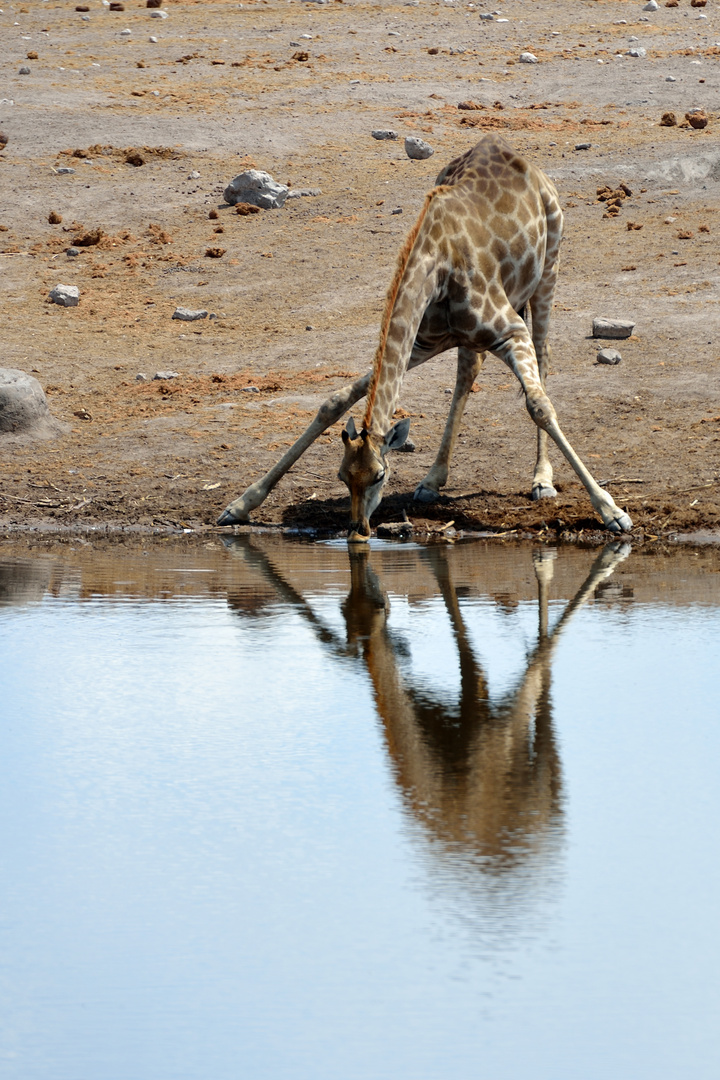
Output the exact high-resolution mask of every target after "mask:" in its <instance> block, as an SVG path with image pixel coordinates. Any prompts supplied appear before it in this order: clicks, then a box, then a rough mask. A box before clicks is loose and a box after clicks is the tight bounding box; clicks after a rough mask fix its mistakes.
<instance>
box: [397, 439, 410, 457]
mask: <svg viewBox="0 0 720 1080" xmlns="http://www.w3.org/2000/svg"><path fill="white" fill-rule="evenodd" d="M395 453H396V454H414V453H415V443H414V442H413V441H412V439H406V440H405V442H404V443H403V444H402V446H398V448H397V450H396V451H395Z"/></svg>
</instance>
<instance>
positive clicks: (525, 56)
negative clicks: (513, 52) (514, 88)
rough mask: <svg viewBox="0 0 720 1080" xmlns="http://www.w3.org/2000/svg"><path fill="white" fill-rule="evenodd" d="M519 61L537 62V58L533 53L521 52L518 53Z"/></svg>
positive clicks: (525, 62)
mask: <svg viewBox="0 0 720 1080" xmlns="http://www.w3.org/2000/svg"><path fill="white" fill-rule="evenodd" d="M520 63H521V64H537V63H538V58H537V56H536V55H535V53H531V52H523V53H520Z"/></svg>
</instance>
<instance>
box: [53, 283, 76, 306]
mask: <svg viewBox="0 0 720 1080" xmlns="http://www.w3.org/2000/svg"><path fill="white" fill-rule="evenodd" d="M48 299H49V300H51V301H52V302H53V304H60V306H61V307H77V306H78V304H79V303H80V290H79V289H78V287H77V285H56V286H55V288H54V289H53V290H52V291H51V292H50V295H49V297H48Z"/></svg>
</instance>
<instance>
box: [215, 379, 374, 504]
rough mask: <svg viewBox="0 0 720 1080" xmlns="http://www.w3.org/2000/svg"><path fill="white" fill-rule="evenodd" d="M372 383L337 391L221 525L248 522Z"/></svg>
mask: <svg viewBox="0 0 720 1080" xmlns="http://www.w3.org/2000/svg"><path fill="white" fill-rule="evenodd" d="M369 382H370V372H368V373H367V374H366V375H363V377H362V378H361V379H356V381H355V382H354V383H351V384H350V385H349V386H344V387H343V388H342V390H337V391H336V392H335V393H334V394H332V395H331V396H330V397H329V398H328V399H327V401H324V402H323V404H322V405H321V406H320V408H319V410H318V413H317V416H316V417H315V419H314V420H313V422H312V423H311V424H310V425H309V426H308V427H307V428H306V429H305V431H303V433H302V435H301V436H300V437H299V439H297V440H296V441H295V442H294V443H293V445H292V446H291V447H290V449H289V450H288V451H287V453H286V454H283V456H282V457H281V458H280V461H278V463H277V464H276V465H273V467H272V469H270V470H269V471H268V472H267V473H265V475H264V476H263V477H261V478H260V480H256V481H255V483H254V484H251V485H250V487H249V488H247V489H246V490H245V491H244V492H243V493H242V495H241V496H240V497H239V498H237V499H235V501H234V502H231V503H230V505H229V506H227V507H226V508H225V510H223V512H222V514H221V515H220V517H219V518H218V521H217V523H218V525H235V524H237V523H238V522H243V521H249V520H250V512H251V511H252V510H256V509H257V507H258V506H260V505H261V504H262V503H264V502H265V500H266V499H267V497H268V495H269V494H270V492H271V491H272V489H273V488H274V487H275V485H276V484H277V482H278V481H279V480H281V479H282V477H283V476H284V475H285V473H286V472H288V471H289V470H290V469H291V468H292V466H293V465H294V464H295V462H296V461H297V460H298V458H299V457H300V456H301V455H302V454H304V453H305V451H306V450H307V448H308V447H309V446H311V445H312V444H313V443H314V442H315V440H316V439H317V437H318V435H322V433H323V431H326V430H327V428H329V427H330V426H331V424H334V423H335V421H336V420H339V419H340V417H341V416H343V415H344V414H345V413H346V412H347V411H348V409H350V408H352V406H353V405H354V404H355V402H356V401H359V400H360V398H362V397H365V394H366V393H367V388H368V383H369Z"/></svg>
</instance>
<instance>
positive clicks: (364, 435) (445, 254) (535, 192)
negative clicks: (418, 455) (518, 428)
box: [218, 135, 632, 543]
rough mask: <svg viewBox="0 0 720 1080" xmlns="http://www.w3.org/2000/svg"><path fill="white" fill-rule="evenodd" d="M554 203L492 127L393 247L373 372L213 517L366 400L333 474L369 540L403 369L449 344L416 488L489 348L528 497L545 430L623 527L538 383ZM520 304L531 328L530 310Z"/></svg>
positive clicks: (238, 504) (395, 443) (403, 432)
mask: <svg viewBox="0 0 720 1080" xmlns="http://www.w3.org/2000/svg"><path fill="white" fill-rule="evenodd" d="M562 223H563V217H562V210H561V208H560V204H559V201H558V195H557V191H556V190H555V187H554V185H553V183H552V181H551V180H550V179H549V178H548V177H547V176H546V175H545V174H544V173H543V172H542V171H541V170H540V169H538V168H537V167H535V166H533V165H532V164H530V163H529V162H527V161H525V160H524V159H523V158H522V157H521V156H520V155H518V154H517V153H515V151H514V150H512V148H511V147H510V146H509V145H508V144H507V143H506V142H505V141H504V140H503V139H501V138H499V137H498V136H495V135H488V136H486V137H485V138H484V139H482V140H481V141H480V142H479V143H478V144H477V145H476V146H474V147H473V148H471V149H470V150H468V151H466V153H464V154H463V155H461V156H460V157H458V158H455V159H454V160H453V161H451V162H450V164H449V165H448V166H447V167H446V168H445V169H443V170H442V171H441V172H440V174H439V176H438V177H437V180H436V184H435V187H434V188H433V189H432V190H431V191H430V192H429V193H428V195H427V196H426V197H425V202H424V205H423V208H422V210H421V212H420V216H419V218H418V220H417V222H416V223H415V225H414V227H413V229H412V230H411V232H410V234H409V236H408V238H407V240H406V241H405V244H404V246H403V248H402V250H401V252H400V255H399V258H398V264H397V268H396V271H395V275H394V278H393V281H392V283H391V285H390V289H389V291H388V296H387V301H386V305H385V312H384V315H383V319H382V323H381V330H380V341H379V344H378V347H377V351H376V353H375V358H374V361H373V367H372V370H371V371H370V372H368V373H367V374H366V375H363V376H362V377H361V378H360V379H357V380H356V381H355V382H354V383H352V384H351V385H349V386H346V387H344V388H343V389H342V390H339V391H337V392H336V393H335V394H333V395H332V396H331V397H330V398H328V399H327V401H325V402H324V403H323V405H322V406H321V407H320V410H319V412H318V414H317V416H316V417H315V419H314V420H313V421H312V423H311V424H310V425H309V427H308V428H307V429H306V431H305V432H303V434H302V435H301V436H300V438H299V439H298V440H297V441H296V442H295V444H294V445H293V446H292V447H291V448H290V449H289V450H288V451H287V453H286V454H285V455H284V456H283V458H282V459H281V460H280V461H279V462H278V463H277V465H275V466H274V467H273V468H272V469H271V470H270V471H269V472H268V473H267V474H266V475H265V476H264V477H263V478H262V479H261V480H259V481H257V482H256V483H255V484H253V485H251V486H250V487H249V488H248V489H247V490H246V491H245V492H244V493H243V495H241V496H240V498H238V499H236V500H235V501H234V502H232V503H230V505H229V506H228V507H227V508H226V510H225V511H224V512H223V514H222V515H221V517H220V518H219V520H218V524H219V525H230V524H234V523H235V522H237V521H246V520H248V516H249V513H250V511H251V510H253V509H255V508H256V507H257V506H259V505H260V504H261V503H262V502H263V501H264V499H265V498H266V497H267V495H268V494H269V492H270V491H271V490H272V488H273V487H274V486H275V484H276V483H277V482H278V480H279V479H280V478H281V477H282V476H283V475H284V474H285V473H286V472H287V471H288V469H289V468H290V467H291V465H292V464H294V462H295V461H297V459H298V458H299V457H300V455H301V454H302V453H303V452H304V451H305V450H306V449H307V447H308V446H309V445H311V443H312V442H313V441H314V440H315V439H316V438H317V437H318V435H319V434H321V432H323V431H325V430H326V429H327V428H328V427H329V426H330V425H331V424H333V423H335V422H336V421H337V420H338V419H339V418H340V417H341V416H343V415H344V414H345V413H346V412H347V411H348V409H349V408H351V407H352V405H354V404H355V403H356V402H357V401H359V400H360V398H362V397H366V406H365V414H364V419H363V422H362V428H361V430H360V431H359V432H358V431H357V428H356V426H355V422H354V420H353V419H352V417H351V418H350V420H349V421H348V424H347V426H346V427H345V429H344V430H343V432H342V439H343V443H344V453H343V459H342V463H341V465H340V471H339V476H340V479H341V480H342V481H343V482H344V483H345V484H346V486H347V487H348V490H349V493H350V528H349V532H348V541H349V542H351V543H353V542H366V541H367V540H368V539H369V538H370V517H371V515H372V513H373V512H374V510H375V509H376V508H377V506H378V504H379V502H380V499H381V497H382V491H383V488H384V486H385V484H386V483H387V480H388V477H389V475H390V470H389V466H388V462H387V455H388V452H389V451H390V450H398V449H400V447H401V446H402V445H403V443H404V442H405V441H406V439H407V436H408V431H409V422H408V421H407V420H405V419H403V420H400V421H398V422H396V423H394V424H393V423H392V419H393V414H394V412H395V409H396V406H397V402H398V398H399V395H400V390H401V387H402V381H403V378H404V376H405V372H406V370H410V369H412V368H415V367H418V366H419V365H420V364H423V363H425V361H427V360H429V359H431V358H432V357H434V356H437V355H439V354H440V353H443V352H445V351H447V350H448V349H450V348H453V347H456V348H457V350H458V352H457V373H456V382H455V390H454V393H453V398H452V402H451V406H450V412H449V415H448V419H447V423H446V425H445V430H444V433H443V436H442V439H441V442H440V446H439V449H438V453H437V456H436V459H435V461H434V463H433V465H432V466H431V468H430V470H429V472H428V474H427V476H426V477H425V478H424V479H423V480H422V481H421V483H420V484H419V485H418V486H417V488H416V489H415V493H414V497H415V498H416V499H417V500H419V501H421V502H428V501H431V500H432V499H434V498H437V496H438V493H439V491H440V488H441V487H443V486H444V484H445V483H446V482H447V477H448V469H449V463H450V457H451V454H452V450H453V446H454V443H455V440H456V437H457V433H458V430H459V427H460V423H461V420H462V415H463V412H464V409H465V405H466V403H467V399H468V396H469V394H470V391H471V388H472V385H473V382H474V380H475V378H476V377H477V375H478V373H479V371H480V368H481V366H482V363H483V361H484V358H485V354H486V353H487V352H491V353H493V355H495V356H497V357H498V358H499V359H500V360H502V361H503V362H504V363H505V364H506V365H507V366H508V367H509V368H510V370H511V371H512V372H513V373H514V375H515V376H516V377H517V379H518V380H519V382H520V386H521V388H522V391H523V393H524V395H525V403H526V407H527V410H528V412H529V414H530V416H531V418H532V419H533V420H534V422H535V424H536V426H537V458H536V465H535V471H534V475H533V482H532V491H531V495H532V498H533V499H540V498H551V497H553V496H555V495H556V494H557V492H556V490H555V488H554V487H553V483H552V480H553V472H552V466H551V464H550V460H549V457H548V452H547V445H548V443H547V439H548V436H550V438H552V439H553V441H554V442H555V443H556V445H557V446H558V448H559V449H560V451H561V452H562V454H563V455H564V457H565V458H566V459H567V461H568V462H569V464H570V465H571V466H572V468H573V469H574V470H575V472H576V474H577V475H578V477H579V478H580V480H581V481H582V483H583V484H584V486H585V488H586V490H587V492H588V495H589V496H590V501H591V503H592V505H593V506H594V508H595V510H596V511H597V513H598V514H599V515H600V517H601V518H602V521H603V524H604V525H605V527H606V528H607V529H609V530H610V531H611V532H614V533H620V532H626V531H629V530H630V529H631V528H632V521H631V520H630V517H629V516H628V514H626V513H625V512H624V511H623V510H621V509H620V508H619V507H618V506H616V505H615V502H614V501H613V499H612V497H611V496H610V494H609V493H608V492H607V491H604V490H603V489H602V488H601V487H600V486H599V485H598V483H597V482H596V481H595V480H594V478H593V477H592V475H591V474H590V472H589V470H588V469H587V468H586V466H585V465H584V464H583V462H582V461H581V460H580V458H579V457H578V455H577V454H576V452H575V451H574V450H573V448H572V446H571V445H570V443H569V442H568V440H567V438H566V437H565V435H564V434H563V432H562V430H561V429H560V425H559V424H558V421H557V416H556V413H555V409H554V407H553V405H552V403H551V401H550V398H549V397H548V395H547V393H546V391H545V381H546V377H547V369H548V348H547V343H546V339H547V332H548V324H549V319H550V312H551V308H552V302H553V296H554V292H555V285H556V281H557V274H558V252H559V247H560V241H561V238H562ZM527 307H529V309H530V314H531V329H528V326H527V323H526V321H525V317H524V316H525V311H526V308H527Z"/></svg>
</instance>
